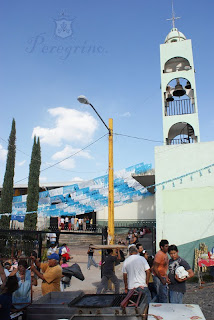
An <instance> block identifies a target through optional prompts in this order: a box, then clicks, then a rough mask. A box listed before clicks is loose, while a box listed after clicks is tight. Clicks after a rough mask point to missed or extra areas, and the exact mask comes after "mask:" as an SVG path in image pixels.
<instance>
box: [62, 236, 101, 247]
mask: <svg viewBox="0 0 214 320" xmlns="http://www.w3.org/2000/svg"><path fill="white" fill-rule="evenodd" d="M59 243H60V244H62V243H66V244H67V245H69V246H72V245H78V246H81V245H86V244H87V245H89V244H91V243H93V244H101V243H102V236H101V235H93V234H92V235H90V234H79V233H76V234H63V233H61V235H60V238H59Z"/></svg>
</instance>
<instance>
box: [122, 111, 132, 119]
mask: <svg viewBox="0 0 214 320" xmlns="http://www.w3.org/2000/svg"><path fill="white" fill-rule="evenodd" d="M120 116H121V117H123V118H129V117H131V113H130V112H129V111H127V112H124V113H123V114H121V115H120Z"/></svg>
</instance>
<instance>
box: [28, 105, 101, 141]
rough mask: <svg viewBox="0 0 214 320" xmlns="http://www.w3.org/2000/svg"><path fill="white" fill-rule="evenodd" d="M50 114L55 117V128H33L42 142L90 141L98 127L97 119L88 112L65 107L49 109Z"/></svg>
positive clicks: (34, 133)
mask: <svg viewBox="0 0 214 320" xmlns="http://www.w3.org/2000/svg"><path fill="white" fill-rule="evenodd" d="M48 112H49V114H50V115H51V116H52V117H54V118H55V125H54V127H53V128H42V127H40V126H38V127H35V128H34V129H33V133H32V137H34V135H36V136H39V137H40V141H41V143H46V144H49V145H54V146H60V145H61V144H62V142H63V141H64V142H66V141H67V142H73V141H75V142H76V141H78V142H88V141H90V140H91V139H92V137H93V134H94V132H95V131H96V129H97V127H98V122H97V120H96V119H95V118H94V117H92V116H91V115H90V114H89V113H88V112H82V111H78V110H75V109H67V108H64V107H58V108H51V109H48Z"/></svg>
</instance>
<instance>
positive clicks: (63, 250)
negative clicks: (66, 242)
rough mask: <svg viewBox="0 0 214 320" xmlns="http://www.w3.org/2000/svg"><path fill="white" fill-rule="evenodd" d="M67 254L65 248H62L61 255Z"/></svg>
mask: <svg viewBox="0 0 214 320" xmlns="http://www.w3.org/2000/svg"><path fill="white" fill-rule="evenodd" d="M67 252H68V251H67V249H66V247H63V248H62V255H63V254H65V253H67Z"/></svg>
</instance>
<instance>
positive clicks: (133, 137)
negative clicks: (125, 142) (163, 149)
mask: <svg viewBox="0 0 214 320" xmlns="http://www.w3.org/2000/svg"><path fill="white" fill-rule="evenodd" d="M114 134H115V135H116V136H122V137H127V138H132V139H138V140H144V141H149V142H159V143H163V140H152V139H148V138H140V137H135V136H130V135H127V134H122V133H115V132H114Z"/></svg>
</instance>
